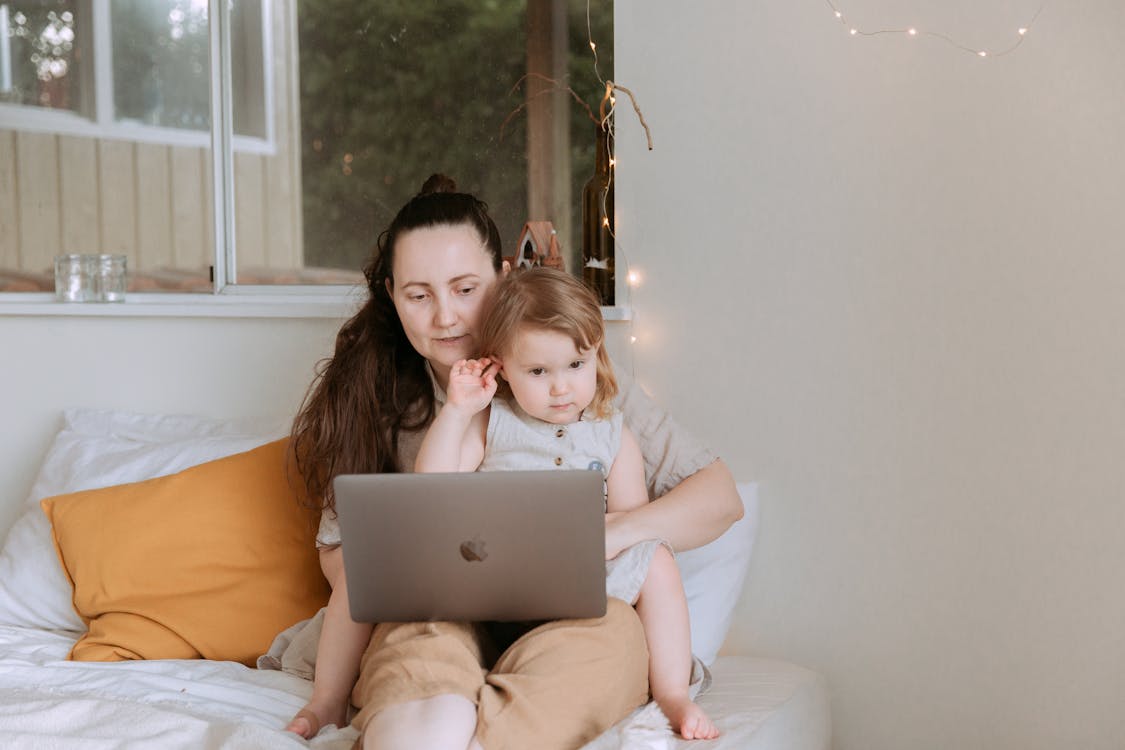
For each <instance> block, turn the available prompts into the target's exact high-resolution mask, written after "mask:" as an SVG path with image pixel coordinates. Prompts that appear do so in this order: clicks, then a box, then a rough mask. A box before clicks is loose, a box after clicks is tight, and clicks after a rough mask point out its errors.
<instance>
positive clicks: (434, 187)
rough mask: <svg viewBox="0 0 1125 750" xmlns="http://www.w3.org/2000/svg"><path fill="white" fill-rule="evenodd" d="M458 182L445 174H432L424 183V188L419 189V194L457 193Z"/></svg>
mask: <svg viewBox="0 0 1125 750" xmlns="http://www.w3.org/2000/svg"><path fill="white" fill-rule="evenodd" d="M456 192H457V183H456V182H454V180H453V178H452V177H448V176H446V175H443V174H432V175H430V177H429V179H427V180H426V181H425V182H424V183H422V189H421V190H420V191H418V195H429V194H430V193H456Z"/></svg>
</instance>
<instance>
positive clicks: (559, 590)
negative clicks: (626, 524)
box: [333, 470, 606, 622]
mask: <svg viewBox="0 0 1125 750" xmlns="http://www.w3.org/2000/svg"><path fill="white" fill-rule="evenodd" d="M333 487H334V489H335V494H336V511H337V513H338V514H339V519H340V534H341V540H342V544H343V556H344V569H345V571H346V572H347V586H348V599H349V602H350V607H351V614H352V619H354V620H356V621H357V622H415V621H424V620H462V621H484V620H499V621H512V620H520V621H522V620H554V619H567V618H586V617H601V616H603V615H604V614H605V611H606V596H605V505H604V494H603V487H604V485H603V481H602V475H601V473H600V472H597V471H572V470H555V471H497V472H479V473H456V474H348V475H342V476H339V477H336V479H335V480H334V482H333Z"/></svg>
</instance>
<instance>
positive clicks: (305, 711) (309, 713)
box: [285, 703, 347, 740]
mask: <svg viewBox="0 0 1125 750" xmlns="http://www.w3.org/2000/svg"><path fill="white" fill-rule="evenodd" d="M331 714H332V711H330V710H329V709H327V708H324V707H320V706H315V705H313V704H312V703H310V704H308V705H307V706H305V707H304V708H302V709H301V710H300V711H298V712H297V715H296V716H294V717H293V718H292V719H290V720H289V724H288V725H287V726H286V727H285V731H286V732H292V733H293V734H295V735H297V736H299V737H304V738H305V739H306V740H311V739H312V738H313V737H315V736H316V735H317V733H318V732H320V728H321V727H325V726H328V725H329V724H335V725H336V726H338V727H340V726H343V725H344V722H345V719H346V718H347V710H346V708H345V709H344V710H342V711H339V712H337V714H336V715H335V716H332V715H331ZM321 716H323V717H324V719H323V720H321V718H320V717H321Z"/></svg>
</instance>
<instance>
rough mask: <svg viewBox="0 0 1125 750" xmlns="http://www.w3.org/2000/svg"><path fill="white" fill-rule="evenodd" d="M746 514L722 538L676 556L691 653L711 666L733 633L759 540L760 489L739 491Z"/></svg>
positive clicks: (741, 488) (746, 485) (749, 484)
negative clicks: (688, 619)
mask: <svg viewBox="0 0 1125 750" xmlns="http://www.w3.org/2000/svg"><path fill="white" fill-rule="evenodd" d="M738 494H739V495H740V496H741V497H742V507H743V510H744V511H745V513H744V514H743V516H742V518H741V519H739V520H738V521H737V522H736V523H735V524H734V525H732V526H731V527H730V528H729V529H727V531H726V533H724V534H723V535H722V536H721V537H719V538H718V539H716V540H715V541H713V542H711V543H710V544H705V545H703V546H702V547H699V548H697V549H691V550H687V551H686V552H677V553H676V562H677V563H679V566H680V577H681V578H682V579H683V582H684V592H685V593H686V594H687V602H688V613H689V615H690V617H691V651H692V653H693V654H695V655H696V656H698V657H699V658H700V659H702V660H703V663H704V664H711V663H712V662H713V661H715V658H716V657H717V656H718V655H719V649H720V648H722V645H723V641H724V640H725V639H726V637H727V631H728V630H730V625H731V621H732V620H733V618H734V609H735V607H736V606H737V604H738V598H739V596H741V594H742V586H743V584H744V583H745V582H746V573H747V571H748V570H749V569H750V553H751V552H752V551H753V549H754V539H755V537H756V536H757V534H758V485H757V483H754V482H747V483H744V484H740V485H738Z"/></svg>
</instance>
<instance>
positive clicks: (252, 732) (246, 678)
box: [0, 626, 357, 750]
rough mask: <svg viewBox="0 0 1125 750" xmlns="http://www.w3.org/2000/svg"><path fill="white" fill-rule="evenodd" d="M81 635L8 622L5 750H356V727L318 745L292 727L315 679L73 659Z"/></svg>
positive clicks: (2, 636) (211, 666)
mask: <svg viewBox="0 0 1125 750" xmlns="http://www.w3.org/2000/svg"><path fill="white" fill-rule="evenodd" d="M73 644H74V634H71V633H52V632H50V631H30V630H27V629H24V628H9V627H3V626H0V654H3V658H2V660H0V748H4V749H5V750H7V749H8V748H11V749H12V750H16V749H17V748H18V749H19V750H26V748H36V750H54V749H55V748H58V749H59V750H142V749H143V750H151V748H161V750H181V749H182V750H199V748H214V749H215V750H274V749H275V748H276V749H277V750H284V749H285V748H294V750H296V749H297V748H306V747H314V748H317V749H318V750H350V748H351V746H352V744H353V743H354V741H355V738H356V736H357V733H356V731H355V730H354V729H351V728H350V727H349V728H345V729H329V730H327V731H324V732H322V733H321V734H320V735H319V736H318V737H317V738H316V739H315V740H314V741H313V742H312V743H305V742H304V741H303V740H301V739H299V738H297V737H296V736H295V735H293V734H290V733H287V732H285V731H283V730H284V727H285V724H286V723H287V722H288V720H289V718H290V717H292V716H293V714H295V713H296V712H297V709H299V708H301V707H302V706H304V705H305V702H306V701H307V700H308V697H309V694H310V693H311V687H312V686H311V684H309V683H308V682H306V681H304V680H301V679H299V678H296V677H293V676H291V675H288V674H284V673H282V672H265V671H260V670H255V669H249V668H247V667H245V666H243V665H241V664H238V663H235V662H213V661H201V660H189V661H185V660H160V661H131V662H115V663H92V662H71V661H66V655H67V652H68V651H69V650H70V647H71V646H72V645H73Z"/></svg>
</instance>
